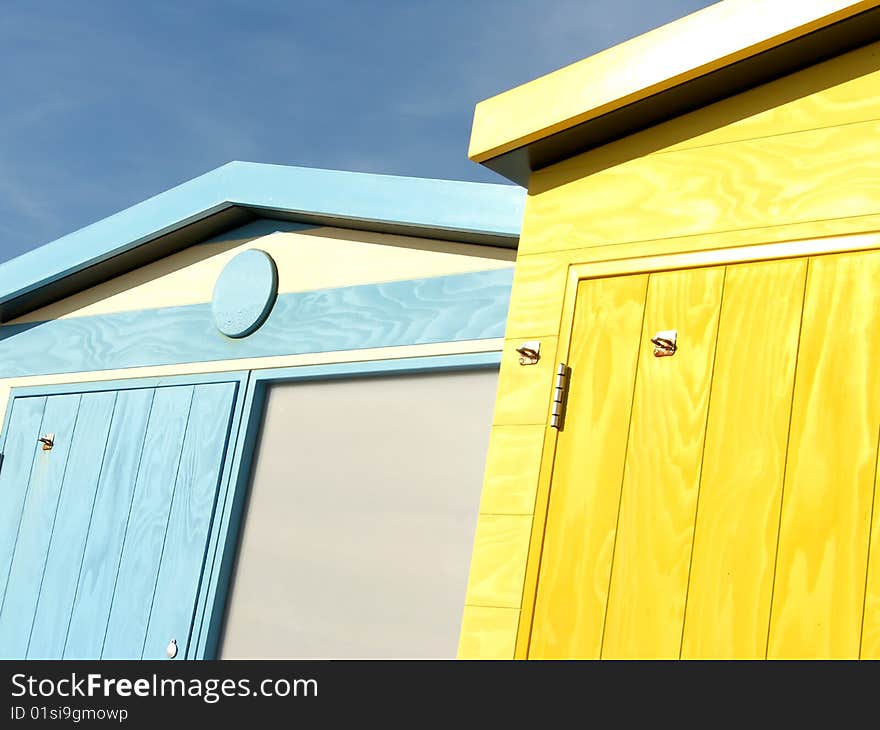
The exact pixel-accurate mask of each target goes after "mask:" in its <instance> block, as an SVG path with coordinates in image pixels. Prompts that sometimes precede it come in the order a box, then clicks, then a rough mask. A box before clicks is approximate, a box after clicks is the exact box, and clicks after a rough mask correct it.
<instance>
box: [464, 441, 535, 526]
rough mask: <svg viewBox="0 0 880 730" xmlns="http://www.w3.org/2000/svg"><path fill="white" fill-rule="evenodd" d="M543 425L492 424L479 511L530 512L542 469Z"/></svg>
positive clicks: (490, 512)
mask: <svg viewBox="0 0 880 730" xmlns="http://www.w3.org/2000/svg"><path fill="white" fill-rule="evenodd" d="M543 441H544V427H543V426H493V427H492V434H491V436H490V438H489V452H488V455H487V456H486V476H485V479H484V481H483V494H482V497H481V498H480V512H481V513H482V514H495V515H530V514H532V513H533V512H534V510H535V493H536V492H537V489H538V472H539V471H540V469H541V448H542V445H543Z"/></svg>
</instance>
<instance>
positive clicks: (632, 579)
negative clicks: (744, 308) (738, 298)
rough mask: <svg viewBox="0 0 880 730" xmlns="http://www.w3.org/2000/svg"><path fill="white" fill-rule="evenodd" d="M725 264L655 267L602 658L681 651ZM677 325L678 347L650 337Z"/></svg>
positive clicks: (663, 655) (659, 655)
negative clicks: (660, 349)
mask: <svg viewBox="0 0 880 730" xmlns="http://www.w3.org/2000/svg"><path fill="white" fill-rule="evenodd" d="M723 280H724V269H723V268H712V269H696V270H693V271H684V272H677V271H673V272H664V273H660V274H652V275H651V278H650V283H649V285H648V298H647V304H646V309H645V323H644V327H643V329H642V343H643V344H642V346H641V350H640V353H639V365H638V373H637V376H636V386H635V399H634V402H633V412H632V424H631V426H630V432H629V443H628V445H627V454H626V467H625V473H624V479H623V493H622V495H621V504H620V515H619V518H618V528H617V539H616V544H615V549H614V560H613V565H612V573H611V587H610V592H609V596H608V609H607V616H606V620H605V635H604V639H603V644H602V656H603V657H611V658H616V657H621V658H622V657H643V658H673V657H678V656H679V652H680V648H681V631H682V622H683V620H684V608H685V597H686V591H687V581H688V570H689V567H690V557H691V546H692V541H693V531H694V520H695V516H696V504H697V492H698V487H699V479H700V462H701V454H702V449H703V440H704V434H705V428H706V413H707V407H708V403H709V386H710V381H711V377H712V364H713V356H714V351H715V338H716V334H717V329H718V315H719V309H720V304H721V291H722V285H723ZM669 329H675V330H677V331H678V345H679V347H678V352H677V353H676V354H675V355H673V356H672V357H661V358H657V357H654V356H653V354H652V353H653V348H652V347H651V346H650V343H649V340H650V338H651V337H653V336H654V334H655V333H656V332H657V331H659V330H669Z"/></svg>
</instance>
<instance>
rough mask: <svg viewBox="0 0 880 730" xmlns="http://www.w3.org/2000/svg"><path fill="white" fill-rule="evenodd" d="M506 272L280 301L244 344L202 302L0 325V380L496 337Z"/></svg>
mask: <svg viewBox="0 0 880 730" xmlns="http://www.w3.org/2000/svg"><path fill="white" fill-rule="evenodd" d="M512 278H513V271H512V269H500V270H492V271H481V272H475V273H469V274H457V275H452V276H439V277H432V278H427V279H415V280H409V281H395V282H387V283H384V284H371V285H364V286H352V287H342V288H338V289H326V290H320V291H311V292H299V293H293V294H281V295H279V297H278V300H277V302H276V303H275V306H274V308H273V309H272V313H271V314H270V315H269V318H268V319H267V320H266V322H265V324H263V326H262V327H261V328H260V329H259V330H257V331H256V332H254V333H253V334H252V335H250V336H249V337H245V338H243V339H238V340H236V339H231V338H229V337H225V336H224V335H222V334H220V332H218V331H217V329H216V327H215V326H214V324H213V319H212V313H211V305H210V304H196V305H190V306H182V307H165V308H161V309H153V310H142V311H135V312H118V313H114V314H105V315H95V316H91V317H71V318H67V319H59V320H54V321H51V322H42V323H30V324H21V325H6V326H4V327H0V377H13V376H22V375H42V374H49V373H66V372H81V371H89V370H103V369H114V368H128V367H138V366H147V365H168V364H174V363H183V362H205V361H210V360H230V359H237V358H247V357H268V356H273V355H296V354H304V353H311V352H330V351H334V350H356V349H363V348H372V347H391V346H399V345H417V344H427V343H437V342H451V341H460V340H474V339H484V338H498V337H503V336H504V328H505V324H506V320H507V306H508V300H509V297H510V287H511V283H512Z"/></svg>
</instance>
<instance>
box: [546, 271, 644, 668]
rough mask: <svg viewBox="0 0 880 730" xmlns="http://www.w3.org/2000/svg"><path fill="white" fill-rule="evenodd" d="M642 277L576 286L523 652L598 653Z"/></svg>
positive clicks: (548, 655)
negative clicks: (563, 406)
mask: <svg viewBox="0 0 880 730" xmlns="http://www.w3.org/2000/svg"><path fill="white" fill-rule="evenodd" d="M647 285H648V277H647V276H632V277H620V278H612V279H600V280H587V281H583V282H581V283H580V285H579V287H578V295H577V306H576V310H575V319H574V324H573V329H572V336H571V345H570V351H569V361H568V362H569V366H570V367H571V379H570V387H569V400H568V412H567V414H566V420H565V428H564V429H563V430H562V431H561V433H560V434H559V438H558V441H557V445H556V461H555V465H554V469H553V481H552V484H551V487H550V489H551V491H550V505H549V510H548V513H547V521H546V527H545V531H544V541H543V554H542V556H541V569H540V577H539V579H538V594H537V598H536V602H535V610H534V617H533V623H532V636H531V643H530V646H529V657H530V658H584V659H587V658H598V656H599V653H600V648H601V643H602V629H603V624H604V619H605V609H606V601H607V596H608V579H609V575H610V572H611V560H612V555H613V550H614V538H615V534H616V527H617V514H618V509H619V506H620V489H621V483H622V480H623V468H624V458H625V455H626V444H627V437H628V431H629V424H630V408H631V404H632V399H633V384H634V380H635V375H636V365H637V362H638V355H639V352H640V337H641V331H642V318H643V314H644V311H645V296H646V292H647Z"/></svg>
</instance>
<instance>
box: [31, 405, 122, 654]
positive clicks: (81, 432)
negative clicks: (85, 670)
mask: <svg viewBox="0 0 880 730" xmlns="http://www.w3.org/2000/svg"><path fill="white" fill-rule="evenodd" d="M115 403H116V393H114V392H103V393H86V394H84V395H83V396H82V401H81V403H80V407H79V414H78V415H77V419H76V430H75V431H74V434H73V445H72V447H71V452H70V456H69V457H68V461H67V470H66V473H65V477H64V483H63V485H62V488H61V498H60V500H59V503H58V511H57V517H56V518H55V529H54V531H53V533H52V542H51V545H50V546H49V556H48V558H47V560H46V570H45V573H44V575H43V584H42V588H41V589H40V596H39V600H38V602H37V609H36V614H35V617H34V624H33V627H32V629H31V636H30V641H29V643H28V648H27V657H28V659H61V657H62V656H63V654H64V640H65V638H66V637H67V626H68V624H69V623H70V614H71V610H72V608H73V599H74V597H75V596H76V584H77V578H78V577H79V568H80V565H81V563H82V557H83V551H84V550H85V546H86V537H87V536H88V532H89V525H90V523H91V517H92V508H93V507H94V504H95V494H96V490H97V487H98V478H99V476H100V472H101V466H102V465H103V462H104V451H105V449H106V447H107V435H108V432H109V430H110V423H111V421H112V418H113V408H114V405H115ZM118 446H119V444H114V448H115V447H118Z"/></svg>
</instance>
